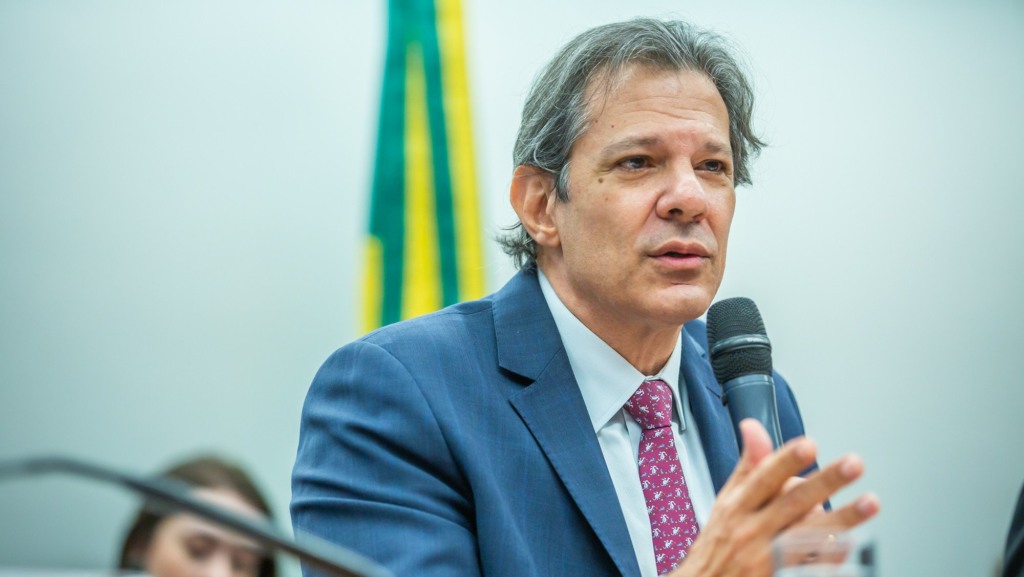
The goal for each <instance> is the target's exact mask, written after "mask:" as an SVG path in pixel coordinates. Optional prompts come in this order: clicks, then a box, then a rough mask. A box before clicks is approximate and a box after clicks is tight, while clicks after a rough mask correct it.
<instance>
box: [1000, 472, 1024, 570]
mask: <svg viewBox="0 0 1024 577" xmlns="http://www.w3.org/2000/svg"><path fill="white" fill-rule="evenodd" d="M1002 575H1003V577H1024V486H1022V487H1021V488H1020V495H1019V496H1018V497H1017V508H1016V509H1015V510H1014V512H1013V519H1011V520H1010V531H1009V533H1008V534H1007V535H1006V554H1005V556H1004V558H1003V574H1002Z"/></svg>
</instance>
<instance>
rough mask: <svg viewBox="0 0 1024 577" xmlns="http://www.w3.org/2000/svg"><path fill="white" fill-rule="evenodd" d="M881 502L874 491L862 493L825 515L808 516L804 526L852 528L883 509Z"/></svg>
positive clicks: (801, 524) (802, 524)
mask: <svg viewBox="0 0 1024 577" xmlns="http://www.w3.org/2000/svg"><path fill="white" fill-rule="evenodd" d="M881 508H882V506H881V503H880V502H879V501H878V496H877V495H875V494H874V493H867V494H865V495H862V496H861V497H860V498H859V499H857V500H856V501H854V502H852V503H848V504H846V505H843V506H842V507H839V508H838V509H835V510H833V511H830V512H828V513H826V514H824V515H817V516H814V517H808V518H807V519H806V522H802V523H800V526H802V527H839V528H843V529H850V528H853V527H856V526H857V525H860V524H861V523H863V522H865V521H867V520H868V519H871V518H872V517H874V516H875V515H877V514H878V512H879V511H880V510H881Z"/></svg>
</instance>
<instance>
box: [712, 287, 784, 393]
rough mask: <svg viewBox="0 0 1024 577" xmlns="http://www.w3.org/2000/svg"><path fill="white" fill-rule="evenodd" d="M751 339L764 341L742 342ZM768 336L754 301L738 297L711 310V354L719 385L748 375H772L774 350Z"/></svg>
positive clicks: (726, 300)
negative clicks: (745, 338) (751, 336)
mask: <svg viewBox="0 0 1024 577" xmlns="http://www.w3.org/2000/svg"><path fill="white" fill-rule="evenodd" d="M749 335H754V336H758V337H762V338H760V339H754V341H760V342H753V343H751V342H750V340H749V339H748V340H744V339H743V338H742V337H744V336H749ZM767 335H768V333H767V332H766V331H765V329H764V321H762V320H761V313H760V311H758V310H757V305H755V304H754V301H752V300H750V299H748V298H745V297H736V298H730V299H725V300H722V301H719V302H717V303H715V304H714V305H712V306H711V309H709V310H708V351H709V352H710V354H711V366H712V367H713V368H714V370H715V377H716V378H717V379H718V382H720V383H725V382H728V381H731V380H732V379H734V378H736V377H739V376H742V375H749V374H765V375H771V374H772V349H771V344H770V343H769V342H768V336H767ZM716 345H718V346H717V347H716Z"/></svg>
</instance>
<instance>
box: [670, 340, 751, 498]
mask: <svg viewBox="0 0 1024 577" xmlns="http://www.w3.org/2000/svg"><path fill="white" fill-rule="evenodd" d="M704 335H705V333H704V325H703V323H700V321H694V322H690V323H687V324H686V325H685V326H684V327H683V359H682V363H681V366H680V372H681V373H682V375H683V382H685V383H686V393H687V396H688V397H689V400H690V410H691V411H693V417H694V419H695V420H696V421H697V429H698V430H699V431H700V442H701V446H702V447H703V448H704V455H705V457H706V458H707V461H708V468H709V469H710V470H711V481H712V482H713V483H714V485H715V493H718V492H719V491H721V490H722V485H724V484H725V482H726V480H728V478H729V475H731V474H732V471H733V469H734V468H735V467H736V462H737V461H738V460H739V448H738V444H737V443H736V433H735V432H733V430H732V421H730V420H729V412H728V410H727V409H726V408H725V405H724V404H722V387H721V385H719V384H718V380H717V379H716V378H715V373H714V371H712V369H711V365H710V363H709V362H708V358H707V353H706V352H705V349H704V345H703V344H701V343H700V342H699V341H698V339H700V338H705V337H704Z"/></svg>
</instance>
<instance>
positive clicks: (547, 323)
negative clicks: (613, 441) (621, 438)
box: [494, 272, 640, 577]
mask: <svg viewBox="0 0 1024 577" xmlns="http://www.w3.org/2000/svg"><path fill="white" fill-rule="evenodd" d="M494 326H495V336H496V338H497V345H498V363H499V365H500V366H501V368H502V369H504V370H506V371H510V372H512V373H515V374H516V375H518V376H519V377H521V378H522V381H523V384H524V385H527V386H524V387H523V388H522V389H520V390H518V391H516V392H515V393H513V394H512V396H511V397H510V399H509V402H510V403H511V404H512V406H513V408H515V410H516V412H517V413H518V414H519V416H520V418H521V419H522V420H523V423H525V425H526V427H527V428H528V429H529V430H530V433H531V434H532V435H533V436H534V438H535V439H536V440H537V444H538V445H539V446H540V448H541V450H542V451H543V452H544V454H545V456H547V458H548V460H549V462H550V463H551V466H552V467H553V468H554V470H555V472H556V474H557V475H558V477H559V479H561V481H562V483H563V484H564V485H565V488H566V490H567V491H568V492H569V495H570V496H571V498H572V500H573V501H574V502H575V503H576V506H577V507H578V508H579V510H580V512H581V513H582V514H583V517H584V518H585V519H586V520H587V522H588V523H589V524H590V526H591V528H592V529H593V530H594V533H596V534H597V537H598V539H599V540H600V541H601V544H602V545H603V546H604V547H605V549H606V550H607V551H608V554H609V555H610V556H611V558H612V560H613V561H614V562H615V565H616V567H617V568H618V570H619V572H620V573H621V574H622V575H625V576H636V577H639V574H640V569H639V566H638V564H637V561H636V554H635V552H634V551H633V544H632V541H630V538H629V532H628V530H627V529H626V522H625V519H624V518H623V516H622V510H621V509H620V508H619V507H617V506H609V503H618V497H617V495H616V494H615V487H614V486H613V485H612V481H611V477H610V476H609V474H608V468H607V466H606V464H605V462H604V455H603V454H602V453H601V447H600V444H599V443H598V441H597V436H596V435H595V434H594V429H593V427H592V425H591V423H590V418H589V416H588V414H587V408H586V405H585V404H584V402H583V397H582V395H580V392H579V386H578V385H577V384H576V379H575V377H574V376H573V373H572V368H571V367H570V366H569V359H568V357H567V356H566V354H565V350H564V348H563V346H562V341H561V338H560V337H559V335H558V329H557V328H556V326H555V322H554V320H553V319H552V318H551V313H550V311H549V310H548V307H547V303H546V302H545V301H544V296H543V293H542V292H541V290H540V286H539V284H538V283H537V277H536V275H535V274H530V273H522V272H521V273H519V274H518V275H516V277H515V278H513V279H512V281H510V282H509V284H508V285H506V287H505V288H504V289H502V290H501V291H500V292H499V293H498V294H497V295H496V296H495V301H494Z"/></svg>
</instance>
